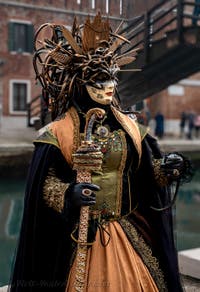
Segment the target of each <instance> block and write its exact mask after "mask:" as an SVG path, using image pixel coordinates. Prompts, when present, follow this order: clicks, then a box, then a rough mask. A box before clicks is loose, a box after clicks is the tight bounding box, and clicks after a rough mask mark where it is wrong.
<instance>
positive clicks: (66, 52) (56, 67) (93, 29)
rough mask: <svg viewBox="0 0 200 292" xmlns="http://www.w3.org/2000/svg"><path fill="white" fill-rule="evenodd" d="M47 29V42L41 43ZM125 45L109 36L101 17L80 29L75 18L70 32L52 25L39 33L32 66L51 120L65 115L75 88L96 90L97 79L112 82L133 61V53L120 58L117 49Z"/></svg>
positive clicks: (108, 30)
mask: <svg viewBox="0 0 200 292" xmlns="http://www.w3.org/2000/svg"><path fill="white" fill-rule="evenodd" d="M49 29H50V38H44V37H43V40H40V39H39V36H40V35H41V34H43V35H45V33H46V34H47V30H49ZM126 43H129V41H128V40H127V39H126V38H124V37H123V36H120V35H118V34H117V31H115V32H112V30H111V27H110V24H109V20H108V19H106V20H104V21H103V20H102V18H101V15H100V13H98V14H97V15H96V16H95V18H94V20H93V22H91V21H90V18H89V17H88V18H87V19H86V21H85V23H84V25H82V26H81V25H78V24H77V21H76V18H74V22H73V26H72V29H71V31H69V30H68V29H67V28H66V27H65V26H64V25H57V24H52V23H45V24H43V25H42V26H41V27H40V28H39V29H38V31H37V32H36V35H35V53H34V57H33V65H34V69H35V72H36V79H38V80H39V81H40V83H41V85H42V87H43V92H44V95H45V96H46V101H48V100H49V98H50V99H51V106H52V107H53V108H52V111H53V117H52V118H53V119H54V118H55V117H56V116H57V115H58V113H60V112H63V111H65V109H66V104H67V103H68V101H69V100H71V99H73V96H74V92H75V88H78V87H80V86H82V85H85V84H90V85H92V86H95V81H96V80H97V79H100V80H101V79H103V80H105V79H115V78H116V74H117V72H118V71H119V70H120V67H121V66H123V65H125V64H128V63H130V62H132V61H134V60H135V54H136V50H133V51H130V52H129V53H128V55H127V54H122V55H121V54H120V50H119V47H122V46H123V44H126Z"/></svg>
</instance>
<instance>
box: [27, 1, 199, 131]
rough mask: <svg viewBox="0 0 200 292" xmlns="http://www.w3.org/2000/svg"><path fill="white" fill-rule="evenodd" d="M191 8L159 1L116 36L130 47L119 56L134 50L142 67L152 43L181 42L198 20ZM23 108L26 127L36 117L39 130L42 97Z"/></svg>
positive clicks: (188, 4) (42, 118)
mask: <svg viewBox="0 0 200 292" xmlns="http://www.w3.org/2000/svg"><path fill="white" fill-rule="evenodd" d="M195 6H196V7H199V9H200V4H197V3H195V1H194V0H193V1H192V0H191V1H184V0H171V1H169V0H163V1H161V2H160V3H159V4H157V5H155V6H154V7H153V8H152V9H150V10H149V11H147V12H146V13H144V14H143V15H141V16H138V17H136V18H134V19H133V20H132V21H131V20H130V21H129V25H128V26H127V27H125V28H123V29H122V30H121V31H120V34H124V35H125V37H126V38H127V39H128V40H129V41H130V42H131V45H125V46H124V47H121V52H122V53H126V52H129V51H131V50H132V49H134V48H140V49H141V50H140V52H141V51H143V53H144V55H143V63H144V65H145V64H148V62H149V56H150V49H151V48H152V46H153V45H154V43H156V42H159V41H160V40H163V39H167V37H168V34H169V33H171V32H173V33H174V37H175V38H176V39H177V41H178V42H179V43H181V42H182V41H183V32H184V28H185V27H187V26H191V25H192V24H193V23H194V22H196V21H198V20H200V17H199V16H198V15H194V7H195ZM27 108H28V109H27V110H28V121H27V125H28V126H29V127H31V126H34V124H33V123H32V120H33V119H34V118H36V117H38V118H40V121H41V126H43V125H44V124H45V115H46V113H47V109H46V106H45V104H44V102H43V99H42V96H37V97H35V98H34V99H33V100H32V101H31V102H30V103H29V104H28V105H27Z"/></svg>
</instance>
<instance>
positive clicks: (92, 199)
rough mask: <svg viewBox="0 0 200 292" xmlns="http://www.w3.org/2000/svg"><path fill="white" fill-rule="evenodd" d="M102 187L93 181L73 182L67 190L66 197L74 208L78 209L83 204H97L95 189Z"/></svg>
mask: <svg viewBox="0 0 200 292" xmlns="http://www.w3.org/2000/svg"><path fill="white" fill-rule="evenodd" d="M99 190H100V187H99V186H97V185H95V184H91V183H72V184H71V185H70V186H69V187H68V189H67V191H66V196H65V197H66V199H67V200H68V202H69V203H70V205H71V207H72V208H75V209H78V208H81V207H82V206H91V205H95V204H96V195H95V193H94V191H99Z"/></svg>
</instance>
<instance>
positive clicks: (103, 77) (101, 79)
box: [96, 73, 110, 82]
mask: <svg viewBox="0 0 200 292" xmlns="http://www.w3.org/2000/svg"><path fill="white" fill-rule="evenodd" d="M109 79H110V76H109V75H108V74H106V73H100V74H98V76H97V78H96V82H105V81H108V80H109Z"/></svg>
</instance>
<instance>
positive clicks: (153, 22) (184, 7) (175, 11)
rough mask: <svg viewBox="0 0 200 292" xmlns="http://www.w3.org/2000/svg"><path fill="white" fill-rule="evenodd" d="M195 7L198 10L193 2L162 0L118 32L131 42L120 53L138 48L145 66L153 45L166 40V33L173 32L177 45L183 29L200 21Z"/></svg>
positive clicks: (180, 39) (198, 5) (196, 4)
mask: <svg viewBox="0 0 200 292" xmlns="http://www.w3.org/2000/svg"><path fill="white" fill-rule="evenodd" d="M195 7H196V8H197V7H199V9H200V4H198V3H195V0H193V1H184V0H172V1H166V0H164V1H162V2H160V3H159V4H157V5H155V6H154V7H153V8H152V9H150V10H148V11H147V12H146V13H144V14H143V15H141V16H140V17H139V18H137V19H136V20H135V21H133V22H131V23H130V24H129V25H128V26H127V27H126V28H123V30H122V31H121V32H120V33H124V34H125V36H126V38H127V39H129V40H130V41H131V45H129V46H126V47H124V48H121V50H122V52H124V53H125V52H128V51H131V50H132V49H134V48H140V51H143V52H144V64H147V63H148V61H149V53H150V49H151V47H152V46H153V44H154V43H155V42H158V41H160V40H162V39H164V38H167V34H168V33H170V32H173V33H174V34H175V37H176V38H177V41H178V42H179V43H181V42H182V41H183V31H184V28H185V27H188V26H191V25H193V24H194V22H197V21H198V20H200V17H199V16H198V15H196V14H195Z"/></svg>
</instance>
